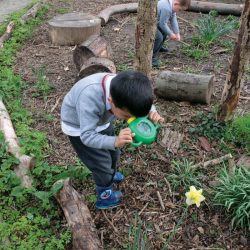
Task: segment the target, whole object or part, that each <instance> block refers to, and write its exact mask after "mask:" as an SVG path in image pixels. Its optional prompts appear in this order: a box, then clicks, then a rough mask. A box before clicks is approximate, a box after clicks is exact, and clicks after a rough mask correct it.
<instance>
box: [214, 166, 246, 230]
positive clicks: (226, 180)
mask: <svg viewBox="0 0 250 250" xmlns="http://www.w3.org/2000/svg"><path fill="white" fill-rule="evenodd" d="M219 182H220V185H218V186H217V187H215V188H214V194H215V197H214V201H215V205H216V206H219V207H220V208H222V209H226V212H227V214H228V215H229V219H230V220H231V224H232V227H240V228H246V229H247V230H248V231H250V218H249V215H250V170H249V169H246V168H245V167H244V166H241V167H238V168H237V169H236V170H235V172H234V174H232V175H230V174H229V173H228V171H227V170H226V168H224V169H223V171H222V173H221V174H220V177H219Z"/></svg>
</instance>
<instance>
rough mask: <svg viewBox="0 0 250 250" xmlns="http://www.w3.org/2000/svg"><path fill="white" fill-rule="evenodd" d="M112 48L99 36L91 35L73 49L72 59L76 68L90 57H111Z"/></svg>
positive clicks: (79, 67)
mask: <svg viewBox="0 0 250 250" xmlns="http://www.w3.org/2000/svg"><path fill="white" fill-rule="evenodd" d="M111 55H112V49H111V47H110V45H109V44H108V42H107V41H106V40H105V39H104V38H103V37H101V36H98V35H92V36H90V37H89V38H88V40H87V41H85V42H83V43H82V44H80V45H79V46H77V48H76V49H75V50H74V53H73V60H74V63H75V65H76V68H77V69H78V70H80V69H81V67H82V65H83V64H84V62H86V61H87V60H88V59H89V58H90V57H104V58H111Z"/></svg>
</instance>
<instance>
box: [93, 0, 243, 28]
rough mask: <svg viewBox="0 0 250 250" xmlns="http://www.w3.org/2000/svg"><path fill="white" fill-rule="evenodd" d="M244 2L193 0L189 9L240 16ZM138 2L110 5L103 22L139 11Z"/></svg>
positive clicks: (103, 23)
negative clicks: (202, 0)
mask: <svg viewBox="0 0 250 250" xmlns="http://www.w3.org/2000/svg"><path fill="white" fill-rule="evenodd" d="M243 7H244V4H225V3H213V2H201V1H191V4H190V7H189V9H188V11H193V12H203V13H208V12H209V11H211V10H216V11H217V12H218V13H219V14H226V15H229V14H231V15H235V16H240V15H241V12H242V10H243ZM137 8H138V3H127V4H126V3H125V4H117V5H113V6H110V7H108V8H106V9H104V10H102V11H101V12H100V13H99V14H98V16H99V17H100V19H101V24H102V26H104V25H105V24H106V23H107V22H108V21H109V18H110V16H111V15H114V14H118V13H123V12H137Z"/></svg>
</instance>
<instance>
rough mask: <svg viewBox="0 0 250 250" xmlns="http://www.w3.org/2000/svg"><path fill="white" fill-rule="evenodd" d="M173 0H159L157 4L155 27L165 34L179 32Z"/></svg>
mask: <svg viewBox="0 0 250 250" xmlns="http://www.w3.org/2000/svg"><path fill="white" fill-rule="evenodd" d="M173 1H174V0H160V1H158V5H157V16H158V17H157V27H158V28H159V29H160V30H161V32H162V33H164V35H166V36H169V35H171V34H172V33H174V34H179V33H180V31H179V25H178V22H177V17H176V12H174V11H173V3H172V2H173ZM168 23H170V25H171V28H172V30H171V29H170V27H169V26H168Z"/></svg>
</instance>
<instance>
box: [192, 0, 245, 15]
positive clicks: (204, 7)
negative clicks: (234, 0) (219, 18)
mask: <svg viewBox="0 0 250 250" xmlns="http://www.w3.org/2000/svg"><path fill="white" fill-rule="evenodd" d="M243 7H244V4H227V3H213V2H201V1H191V5H190V7H189V8H188V11H193V12H202V13H208V12H209V11H211V10H216V11H217V12H218V13H219V14H225V15H235V16H240V15H241V12H242V10H243Z"/></svg>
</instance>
